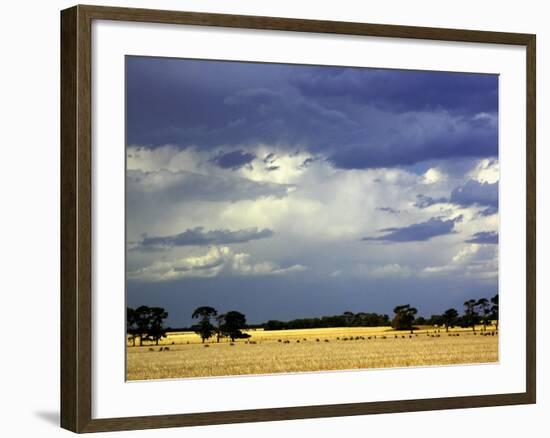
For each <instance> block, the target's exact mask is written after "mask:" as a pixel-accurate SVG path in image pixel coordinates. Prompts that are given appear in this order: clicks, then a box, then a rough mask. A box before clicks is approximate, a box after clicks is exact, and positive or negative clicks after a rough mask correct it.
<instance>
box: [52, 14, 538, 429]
mask: <svg viewBox="0 0 550 438" xmlns="http://www.w3.org/2000/svg"><path fill="white" fill-rule="evenodd" d="M92 20H121V21H140V22H151V23H170V24H187V25H197V26H221V27H229V28H248V29H269V30H285V31H296V32H316V33H329V34H349V35H365V36H379V37H392V38H414V39H427V40H442V41H463V42H477V43H492V44H511V45H519V46H525V47H526V52H527V65H526V71H527V89H526V102H527V137H526V146H527V211H526V216H527V246H526V254H527V267H526V269H527V284H526V291H527V295H526V300H527V321H526V328H527V339H526V341H527V358H526V359H527V360H526V363H527V369H526V375H527V380H526V391H525V392H524V393H513V394H498V395H481V396H468V397H447V398H431V399H419V400H397V401H384V402H368V403H350V404H337V405H324V406H302V407H290V408H275V409H253V410H243V411H229V412H207V413H198V414H177V415H160V416H142V417H127V418H106V419H103V418H102V419H92V418H91V412H92V380H91V379H92V361H91V359H92V358H91V351H92V318H91V311H92V310H91V309H92V296H91V295H92V290H91V263H92V259H91V248H92V233H91V229H92V214H91V213H92V212H91V204H92V198H91V195H92V193H91V191H92V180H91V178H92V161H91V160H92V156H91V135H92V132H91V97H92V94H91V67H92V66H91V42H92V35H91V24H92ZM535 47H536V38H535V35H530V34H519V33H503V32H486V31H475V30H457V29H439V28H427V27H410V26H395V25H382V24H364V23H349V22H334V21H318V20H302V19H290V18H275V17H256V16H240V15H225V14H207V13H196V12H174V11H162V10H146V9H127V8H111V7H99V6H80V5H79V6H75V7H72V8H70V9H66V10H64V11H62V12H61V426H62V427H63V428H66V429H69V430H71V431H74V432H79V433H80V432H98V431H113V430H127V429H148V428H161V427H175V426H196V425H208V424H223V423H241V422H253V421H274V420H289V419H301V418H318V417H336V416H350V415H364V414H378V413H390V412H392V413H393V412H409V411H424V410H437V409H456V408H472V407H482V406H497V405H515V404H528V403H535V402H536V350H535V348H536V338H535V337H536V319H535V318H536V315H535V310H536V291H535V278H536V277H535V275H536V267H535V265H536V249H535V235H536V234H535V233H536V231H535V227H536V223H535V218H536V203H535V202H536V201H535V189H536V187H535V183H536V173H535V172H536V168H535V164H536V157H535V135H536V127H535V108H536V100H535V91H536V78H535V57H536V53H535Z"/></svg>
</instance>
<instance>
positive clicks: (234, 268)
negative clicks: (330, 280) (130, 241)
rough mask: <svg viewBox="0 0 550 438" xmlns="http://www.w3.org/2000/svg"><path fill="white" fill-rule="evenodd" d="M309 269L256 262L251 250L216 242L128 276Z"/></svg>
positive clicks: (281, 272) (248, 273)
mask: <svg viewBox="0 0 550 438" xmlns="http://www.w3.org/2000/svg"><path fill="white" fill-rule="evenodd" d="M306 269H307V268H306V267H305V266H303V265H299V264H296V265H292V266H288V267H281V266H279V265H277V264H276V263H273V262H269V261H263V262H258V263H254V262H252V261H251V256H250V255H249V254H246V253H235V252H233V250H231V248H229V247H227V246H214V247H212V248H210V249H209V250H208V252H207V253H206V254H204V255H201V256H189V257H185V258H181V259H176V260H170V261H166V260H161V261H156V262H154V263H152V264H151V265H148V266H145V267H143V268H139V269H136V270H134V271H130V272H128V279H130V280H136V281H169V280H178V279H183V278H211V277H217V276H219V275H239V276H258V275H285V274H290V273H296V272H303V271H305V270H306Z"/></svg>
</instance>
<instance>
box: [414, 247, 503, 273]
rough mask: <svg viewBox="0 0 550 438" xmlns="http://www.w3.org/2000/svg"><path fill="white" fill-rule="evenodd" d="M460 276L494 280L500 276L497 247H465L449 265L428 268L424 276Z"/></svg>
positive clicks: (424, 270)
mask: <svg viewBox="0 0 550 438" xmlns="http://www.w3.org/2000/svg"><path fill="white" fill-rule="evenodd" d="M453 273H454V274H459V275H464V276H467V277H472V276H473V277H478V278H494V277H497V276H498V246H497V245H479V244H475V243H472V244H467V245H464V246H463V247H462V248H461V249H460V250H459V251H458V252H457V253H456V254H455V255H454V256H453V257H452V258H451V260H450V261H449V263H448V264H443V265H435V266H428V267H426V268H424V269H423V271H422V274H424V275H442V274H453Z"/></svg>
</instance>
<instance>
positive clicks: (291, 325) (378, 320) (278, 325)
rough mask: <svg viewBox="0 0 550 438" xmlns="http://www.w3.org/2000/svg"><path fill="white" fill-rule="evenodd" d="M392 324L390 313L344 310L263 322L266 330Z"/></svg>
mask: <svg viewBox="0 0 550 438" xmlns="http://www.w3.org/2000/svg"><path fill="white" fill-rule="evenodd" d="M388 325H390V317H389V316H388V315H380V314H378V313H365V312H358V313H353V312H349V311H348V312H344V313H342V314H341V315H332V316H322V317H320V318H299V319H293V320H291V321H278V320H275V319H272V320H269V321H267V322H266V323H265V324H263V329H264V330H293V329H306V328H329V327H380V326H388Z"/></svg>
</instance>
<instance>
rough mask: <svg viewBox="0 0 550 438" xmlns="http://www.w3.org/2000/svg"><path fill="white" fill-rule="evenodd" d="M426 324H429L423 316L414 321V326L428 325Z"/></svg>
mask: <svg viewBox="0 0 550 438" xmlns="http://www.w3.org/2000/svg"><path fill="white" fill-rule="evenodd" d="M426 322H427V321H426V318H424V317H423V316H418V317H417V318H416V319H415V320H414V322H413V324H415V325H426Z"/></svg>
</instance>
